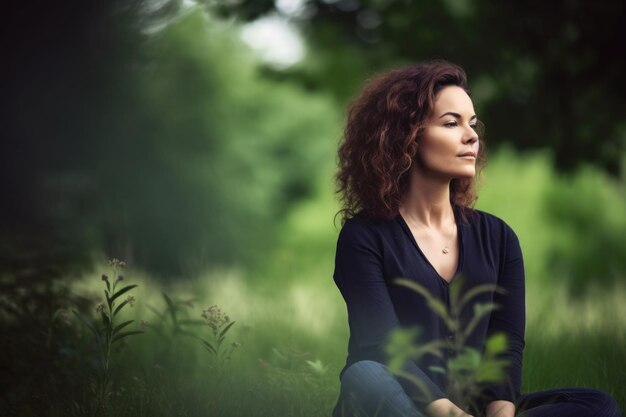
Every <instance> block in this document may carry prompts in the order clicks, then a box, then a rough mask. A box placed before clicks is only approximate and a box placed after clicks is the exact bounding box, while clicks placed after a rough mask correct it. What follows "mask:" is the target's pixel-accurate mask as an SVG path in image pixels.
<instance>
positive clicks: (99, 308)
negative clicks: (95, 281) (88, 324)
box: [96, 303, 104, 313]
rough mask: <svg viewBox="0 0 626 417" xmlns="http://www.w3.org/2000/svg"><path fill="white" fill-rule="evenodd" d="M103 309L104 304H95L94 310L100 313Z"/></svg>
mask: <svg viewBox="0 0 626 417" xmlns="http://www.w3.org/2000/svg"><path fill="white" fill-rule="evenodd" d="M103 311H104V304H103V303H100V304H98V305H97V306H96V312H98V313H102V312H103Z"/></svg>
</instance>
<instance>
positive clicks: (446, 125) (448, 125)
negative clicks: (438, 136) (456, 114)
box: [444, 121, 457, 127]
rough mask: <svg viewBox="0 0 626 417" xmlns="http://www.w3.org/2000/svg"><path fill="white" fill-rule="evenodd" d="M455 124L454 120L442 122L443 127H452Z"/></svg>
mask: <svg viewBox="0 0 626 417" xmlns="http://www.w3.org/2000/svg"><path fill="white" fill-rule="evenodd" d="M456 124H457V123H456V122H454V121H450V122H446V123H444V126H445V127H454V126H456Z"/></svg>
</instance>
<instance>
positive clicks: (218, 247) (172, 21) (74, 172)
mask: <svg viewBox="0 0 626 417" xmlns="http://www.w3.org/2000/svg"><path fill="white" fill-rule="evenodd" d="M157 6H159V7H157ZM9 15H10V16H12V18H13V19H14V20H13V21H12V24H11V25H10V26H9V27H8V28H5V31H6V32H7V33H6V35H7V36H5V37H4V39H8V40H9V42H10V44H9V45H8V46H9V48H8V49H7V54H6V55H5V57H6V59H7V62H10V63H11V66H10V68H9V74H8V76H7V77H5V78H4V79H5V80H11V82H10V83H9V85H7V88H6V89H5V91H6V97H8V99H9V100H10V104H11V106H10V107H9V108H8V109H7V111H5V112H4V114H3V116H4V118H5V120H4V121H5V123H3V124H4V126H5V127H7V128H8V134H7V135H6V136H5V137H4V140H3V141H4V142H5V149H9V152H4V153H3V157H2V164H1V166H2V170H3V174H4V175H3V178H5V179H6V181H5V184H4V187H6V188H5V193H4V195H5V196H10V198H7V199H6V200H5V204H3V205H2V208H1V209H0V210H1V212H0V218H1V219H2V220H1V221H2V225H1V227H2V229H3V230H4V231H5V232H6V234H5V235H3V237H2V239H0V240H1V241H2V245H3V246H5V247H6V248H7V251H5V252H4V253H3V256H6V259H7V261H8V262H7V264H6V265H7V270H9V271H13V272H15V271H18V270H21V271H23V270H26V269H29V268H30V269H31V270H32V269H33V267H35V266H40V267H41V268H49V267H50V265H51V264H53V263H54V264H55V267H54V269H55V270H56V271H65V270H67V267H68V266H69V265H76V264H77V263H78V264H81V263H82V264H89V261H90V259H91V256H92V254H93V253H94V251H98V250H104V251H106V252H107V254H108V255H110V256H117V257H120V258H125V259H127V260H129V261H130V262H132V263H133V264H134V265H136V266H140V267H144V268H146V269H147V270H149V271H150V272H153V273H157V274H159V275H174V274H180V273H193V272H198V271H199V270H201V269H202V268H203V267H206V266H207V265H209V264H215V263H217V264H225V263H226V264H229V263H237V262H242V261H249V260H251V259H253V258H254V257H255V256H257V255H258V254H259V253H262V252H260V251H261V249H263V248H265V247H267V246H268V243H270V242H272V240H273V235H272V229H273V226H274V225H275V224H276V221H277V220H278V219H280V218H281V216H282V215H283V214H284V213H285V211H286V210H287V208H288V207H289V206H290V205H291V204H293V203H294V202H295V201H297V200H298V199H299V198H301V197H303V196H305V195H307V194H308V192H309V191H310V189H311V186H312V183H313V180H314V175H312V174H311V173H312V172H313V171H314V168H315V167H316V166H318V165H319V163H320V161H321V159H322V158H323V157H324V156H325V155H326V152H325V150H326V149H328V147H329V146H332V144H333V142H334V139H335V138H334V136H336V133H335V132H334V125H333V123H334V120H335V118H334V113H333V110H334V107H333V106H332V105H331V104H330V101H329V100H328V99H326V98H324V97H323V96H321V95H312V94H307V93H304V92H303V91H301V90H299V89H298V88H295V87H292V86H289V85H283V84H280V83H276V82H271V81H268V80H264V79H263V78H262V76H261V75H259V73H258V71H257V66H256V64H255V62H254V60H253V58H252V57H251V56H250V55H249V54H248V52H247V51H246V50H245V48H243V46H242V45H240V44H239V42H238V40H237V38H236V37H235V36H234V35H235V33H234V30H233V29H232V28H231V27H230V26H229V25H227V24H224V23H220V22H218V21H216V20H214V19H212V18H211V17H210V16H209V15H207V14H206V13H204V12H203V11H201V10H199V9H198V8H193V7H192V8H185V7H182V6H181V2H175V1H170V2H149V1H135V2H104V3H103V2H97V1H69V2H63V3H54V4H50V3H46V2H31V3H28V4H27V5H24V4H21V3H20V4H13V5H12V6H11V10H10V13H9ZM3 265H4V263H3ZM35 269H36V268H35Z"/></svg>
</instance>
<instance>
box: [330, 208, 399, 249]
mask: <svg viewBox="0 0 626 417" xmlns="http://www.w3.org/2000/svg"><path fill="white" fill-rule="evenodd" d="M395 222H396V220H395V218H391V219H371V218H368V217H367V216H365V215H363V214H356V215H354V216H353V217H350V218H349V219H347V220H346V221H345V222H344V223H343V226H342V227H341V231H340V232H339V240H340V241H341V240H344V241H345V240H366V241H370V242H373V241H375V240H377V239H378V237H379V236H381V235H385V234H387V233H391V231H392V228H393V227H394V223H395Z"/></svg>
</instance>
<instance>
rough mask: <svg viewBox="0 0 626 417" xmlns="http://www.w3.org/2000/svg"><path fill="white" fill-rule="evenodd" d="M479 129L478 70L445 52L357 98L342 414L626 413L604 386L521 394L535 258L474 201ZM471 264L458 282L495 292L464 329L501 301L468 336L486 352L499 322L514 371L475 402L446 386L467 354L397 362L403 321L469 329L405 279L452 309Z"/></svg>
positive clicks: (342, 174) (341, 272) (347, 180)
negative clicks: (394, 343)
mask: <svg viewBox="0 0 626 417" xmlns="http://www.w3.org/2000/svg"><path fill="white" fill-rule="evenodd" d="M479 127H480V125H479V121H478V119H477V117H476V114H475V112H474V108H473V104H472V101H471V99H470V97H469V95H468V90H467V82H466V76H465V73H464V71H463V70H462V69H461V68H459V67H458V66H455V65H452V64H450V63H447V62H443V61H437V62H428V63H424V64H419V65H414V66H411V67H408V68H405V69H400V70H393V71H389V72H387V73H384V74H382V75H379V76H377V77H375V78H374V79H373V80H371V81H370V82H369V83H368V84H367V85H366V87H365V89H364V90H363V92H362V94H361V96H360V97H359V98H357V100H356V101H355V102H354V103H353V104H352V105H351V107H350V109H349V112H348V121H347V126H346V129H345V134H344V138H343V142H342V144H341V146H340V148H339V172H338V174H337V183H338V192H339V193H340V196H341V200H342V203H343V209H342V210H341V212H340V213H341V214H342V217H343V221H344V225H343V228H342V230H341V232H340V234H339V238H338V242H337V253H336V259H335V273H334V279H335V282H336V284H337V286H338V288H339V290H340V291H341V293H342V295H343V297H344V299H345V301H346V305H347V308H348V317H349V326H350V341H349V345H348V359H347V363H346V366H345V367H344V369H343V370H342V372H341V376H340V378H341V393H340V397H339V401H338V403H337V406H336V407H335V410H334V412H333V416H334V417H341V416H359V417H364V416H380V417H387V416H426V415H427V416H437V417H439V416H441V417H444V416H445V417H447V416H468V415H475V416H478V415H485V416H487V417H513V416H514V415H520V414H522V413H523V415H524V416H534V417H537V416H545V417H556V416H567V417H592V416H593V417H599V416H605V417H620V413H619V411H618V409H617V406H616V404H615V401H614V400H613V399H612V398H611V397H610V396H608V395H607V394H605V393H603V392H601V391H596V390H587V389H560V390H551V391H544V392H538V393H531V394H521V393H520V387H521V374H522V350H523V348H524V327H525V305H524V266H523V261H522V254H521V250H520V246H519V242H518V239H517V237H516V235H515V233H514V232H513V230H512V229H511V228H510V227H509V226H508V225H506V224H505V223H504V222H503V221H502V220H500V219H499V218H497V217H495V216H492V215H490V214H487V213H484V212H481V211H478V210H474V209H473V208H472V205H473V203H474V201H475V200H476V195H475V190H474V185H475V184H474V183H475V180H474V178H475V176H476V172H477V169H480V167H481V166H482V165H483V163H484V148H483V147H482V146H481V145H482V144H481V140H480V136H479V132H480V129H479ZM461 275H462V281H456V282H455V283H456V284H459V285H461V292H462V293H465V294H467V292H468V291H469V290H470V289H471V288H474V287H476V286H478V285H483V287H482V288H486V287H485V286H484V284H488V285H487V287H488V288H491V289H492V290H490V291H487V292H482V293H479V294H478V295H477V296H476V297H475V298H473V299H472V304H471V305H468V306H467V307H466V308H464V309H462V311H461V312H460V313H459V317H458V321H459V323H460V325H461V326H463V324H465V325H467V323H468V321H469V320H471V316H472V312H473V311H474V309H473V306H475V305H477V304H478V303H481V304H482V305H483V306H484V305H494V306H497V307H498V308H497V309H495V310H492V311H491V312H490V313H487V314H485V315H484V316H482V319H481V320H480V321H479V322H478V324H477V325H476V327H475V328H474V330H473V331H472V332H471V333H470V334H469V335H464V346H467V347H471V348H473V349H475V350H476V351H478V352H482V351H483V350H484V347H485V342H486V340H487V338H488V337H489V336H490V335H492V334H495V333H503V334H504V335H505V336H506V339H507V342H508V343H507V347H506V350H505V351H504V352H503V353H501V354H500V356H499V359H503V360H506V365H505V367H504V369H503V371H504V372H503V374H504V378H503V379H502V380H501V381H499V382H498V383H491V384H489V385H485V386H481V389H480V394H478V395H474V396H473V397H472V398H471V401H470V404H469V405H467V404H455V403H454V402H453V401H452V400H453V398H448V395H447V392H446V389H447V387H449V383H450V381H448V380H447V376H446V372H445V369H446V364H447V363H448V361H449V360H450V359H452V358H454V357H455V355H457V354H458V351H455V350H452V349H441V350H440V351H438V353H439V354H435V353H430V354H424V355H421V356H420V357H419V358H416V359H415V360H409V361H406V362H405V364H404V368H402V370H401V374H402V375H403V377H399V376H397V375H398V374H400V373H398V372H396V373H395V374H392V373H391V372H390V370H389V369H388V368H387V367H386V366H385V365H386V364H387V362H388V360H389V356H388V355H387V354H386V350H385V345H386V343H387V341H388V337H389V335H390V332H391V331H392V330H394V329H397V328H399V327H418V328H419V331H420V333H419V338H418V339H417V341H416V342H417V343H418V345H420V344H421V345H425V344H427V343H430V342H436V341H443V340H448V341H454V340H455V338H456V337H458V336H459V334H457V333H458V330H457V332H455V331H452V330H451V329H449V326H447V325H446V323H445V322H444V320H443V319H442V317H441V315H440V314H437V313H435V312H434V311H433V310H432V309H431V308H430V307H429V305H428V302H427V299H426V298H425V296H424V295H422V294H420V293H418V292H415V291H412V290H411V289H409V288H407V287H406V286H401V285H396V284H395V283H394V279H395V278H398V277H403V278H405V279H408V280H410V281H413V282H415V283H417V284H419V285H420V286H421V287H422V288H424V289H426V290H427V291H428V292H429V293H430V294H431V295H432V296H433V297H434V298H435V299H438V300H439V301H441V302H443V303H444V304H445V305H446V307H447V309H448V310H450V309H451V308H452V307H453V306H451V305H450V303H451V299H453V297H451V292H450V289H451V283H452V282H453V281H454V280H455V279H456V280H461ZM495 288H498V290H497V291H495V290H494V289H495ZM460 328H462V327H459V329H460ZM451 345H453V343H450V344H449V346H451ZM442 370H443V371H442ZM404 375H406V377H405V376H404ZM416 381H417V382H418V383H416Z"/></svg>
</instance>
